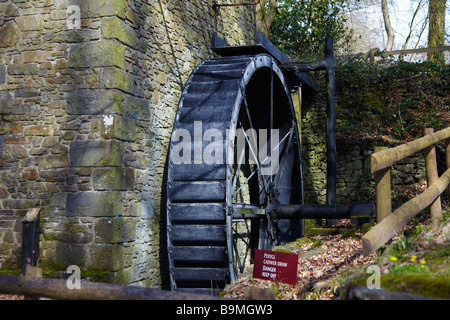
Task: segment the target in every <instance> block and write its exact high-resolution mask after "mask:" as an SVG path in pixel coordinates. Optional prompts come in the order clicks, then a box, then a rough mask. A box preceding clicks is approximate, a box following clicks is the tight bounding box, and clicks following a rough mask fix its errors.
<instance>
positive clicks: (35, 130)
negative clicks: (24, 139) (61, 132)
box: [24, 125, 54, 136]
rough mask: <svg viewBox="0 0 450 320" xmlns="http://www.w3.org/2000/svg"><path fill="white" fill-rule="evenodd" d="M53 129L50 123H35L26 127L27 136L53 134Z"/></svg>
mask: <svg viewBox="0 0 450 320" xmlns="http://www.w3.org/2000/svg"><path fill="white" fill-rule="evenodd" d="M53 131H54V130H53V127H52V126H50V125H35V126H28V127H25V128H24V134H25V135H26V136H51V135H53Z"/></svg>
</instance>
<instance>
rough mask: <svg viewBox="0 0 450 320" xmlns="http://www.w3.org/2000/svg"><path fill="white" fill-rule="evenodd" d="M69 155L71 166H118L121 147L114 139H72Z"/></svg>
mask: <svg viewBox="0 0 450 320" xmlns="http://www.w3.org/2000/svg"><path fill="white" fill-rule="evenodd" d="M69 157H70V165H71V166H72V167H119V166H121V165H122V148H121V144H120V143H119V142H118V141H115V140H108V141H105V140H99V141H97V140H91V141H73V142H71V143H70V151H69Z"/></svg>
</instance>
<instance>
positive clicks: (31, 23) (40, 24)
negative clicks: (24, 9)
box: [16, 14, 44, 31]
mask: <svg viewBox="0 0 450 320" xmlns="http://www.w3.org/2000/svg"><path fill="white" fill-rule="evenodd" d="M16 23H17V26H18V27H19V29H20V30H21V31H39V30H42V29H44V16H43V15H42V14H33V15H28V16H20V17H17V18H16Z"/></svg>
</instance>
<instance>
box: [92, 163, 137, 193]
mask: <svg viewBox="0 0 450 320" xmlns="http://www.w3.org/2000/svg"><path fill="white" fill-rule="evenodd" d="M93 179H94V189H95V190H132V189H134V185H135V174H134V169H131V168H107V169H95V170H94V174H93Z"/></svg>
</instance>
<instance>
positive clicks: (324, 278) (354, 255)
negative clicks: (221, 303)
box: [225, 234, 376, 300]
mask: <svg viewBox="0 0 450 320" xmlns="http://www.w3.org/2000/svg"><path fill="white" fill-rule="evenodd" d="M357 235H358V236H360V234H357ZM311 239H313V240H314V241H312V242H296V243H297V244H298V247H290V246H288V248H289V250H290V251H291V252H292V253H296V254H298V255H299V259H298V269H297V284H296V285H295V286H293V285H286V284H283V283H275V282H270V281H268V280H260V279H253V278H252V276H251V275H245V276H243V277H241V278H240V279H239V280H238V281H236V282H235V283H233V284H232V285H229V286H227V288H226V295H225V297H226V298H234V299H240V298H244V288H245V287H247V286H256V287H260V288H271V289H272V290H274V292H275V295H276V298H277V299H280V300H293V299H299V298H302V297H303V298H306V299H308V298H309V299H311V298H314V299H326V300H330V299H336V298H337V295H336V287H337V286H339V284H338V283H336V282H335V281H332V280H330V279H332V278H333V277H335V276H336V275H338V274H341V273H343V271H344V270H348V269H349V268H350V267H356V266H359V267H366V266H369V265H370V264H372V262H373V260H374V259H375V255H376V254H373V255H371V256H369V257H363V256H362V245H361V240H360V239H359V238H347V239H341V235H327V236H314V237H311ZM319 240H320V241H322V242H323V245H322V246H320V247H318V248H312V247H311V246H312V244H313V243H314V242H316V241H319ZM318 249H319V250H318ZM311 252H312V253H313V254H312V255H311V254H309V253H311ZM316 289H320V290H316Z"/></svg>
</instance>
